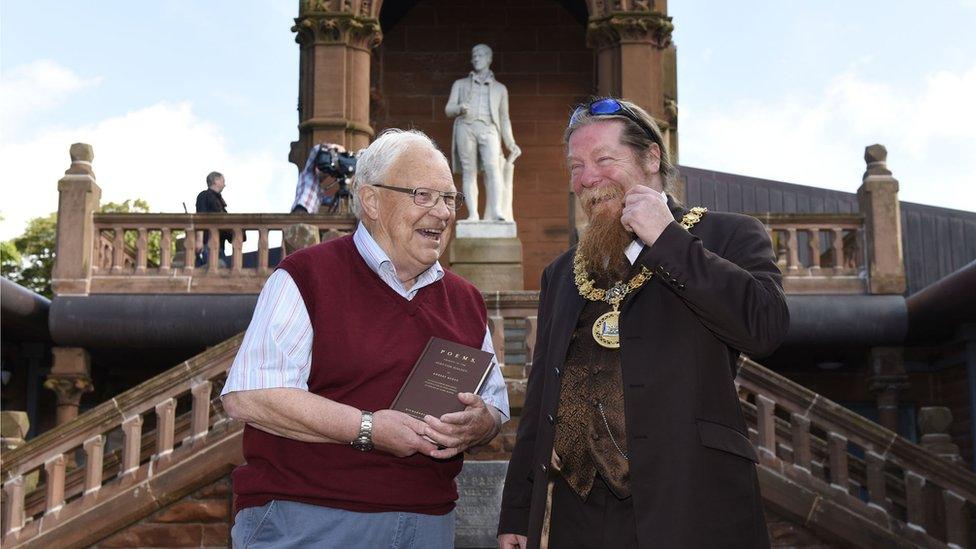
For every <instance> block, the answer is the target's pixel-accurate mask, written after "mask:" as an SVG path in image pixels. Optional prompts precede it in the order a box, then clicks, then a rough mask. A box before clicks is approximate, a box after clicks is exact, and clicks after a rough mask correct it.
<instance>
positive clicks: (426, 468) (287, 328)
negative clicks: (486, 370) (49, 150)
mask: <svg viewBox="0 0 976 549" xmlns="http://www.w3.org/2000/svg"><path fill="white" fill-rule="evenodd" d="M357 172H358V173H357V174H356V177H355V179H354V181H353V189H352V193H353V210H354V213H356V215H357V216H358V217H359V219H360V224H359V226H358V228H357V229H356V232H355V234H354V235H352V236H348V237H343V238H338V239H335V240H332V241H329V242H326V243H323V244H320V245H318V246H314V247H311V248H306V249H304V250H301V251H299V252H296V253H294V254H292V255H290V256H288V257H287V258H286V259H285V260H284V261H282V263H281V264H280V265H279V266H278V269H277V270H276V271H275V273H274V274H272V275H271V277H270V278H269V279H268V282H267V284H266V285H265V287H264V289H263V290H262V292H261V295H260V297H259V298H258V303H257V307H256V309H255V312H254V317H253V319H252V320H251V324H250V326H249V327H248V329H247V333H246V334H245V336H244V342H243V343H242V345H241V349H240V351H239V352H238V355H237V357H236V359H235V360H234V364H233V366H232V367H231V369H230V372H229V373H228V376H227V383H226V385H225V386H224V389H223V392H222V397H223V403H224V408H225V410H226V411H227V413H228V414H229V415H230V416H231V417H234V418H236V419H240V420H242V421H244V422H245V424H246V425H245V427H244V438H243V453H244V458H245V460H246V463H245V464H244V465H242V466H240V467H238V468H237V469H236V470H235V471H234V473H233V484H234V495H235V496H236V497H235V501H236V506H235V507H236V511H237V514H236V517H235V524H234V528H233V531H232V537H233V542H234V546H235V547H298V546H302V547H304V546H308V547H352V548H356V547H360V548H380V547H416V548H420V547H424V548H427V547H453V543H454V520H455V519H454V511H453V509H454V501H455V500H456V499H457V489H456V487H455V484H454V477H455V476H457V474H458V473H459V472H460V470H461V464H462V461H463V452H464V451H465V450H467V449H469V448H472V447H475V446H479V445H483V444H486V443H487V442H489V441H490V440H491V439H492V438H493V437H494V436H495V435H496V434H497V433H498V430H499V428H500V426H501V423H502V422H503V421H505V420H507V419H508V416H509V409H508V396H507V393H506V390H505V384H504V380H503V378H502V375H501V372H500V370H499V368H498V365H497V364H493V365H492V368H491V371H490V374H489V376H488V379H487V382H486V383H485V387H484V389H483V390H482V391H481V394H480V395H477V394H471V393H460V394H458V400H459V401H460V402H461V403H463V404H464V410H463V411H461V412H456V413H450V414H445V415H443V416H441V417H439V418H436V417H432V416H426V417H425V418H424V419H423V420H420V419H415V418H413V417H411V416H409V415H407V414H404V413H401V412H398V411H394V410H390V409H388V408H389V406H390V405H391V404H392V402H393V400H394V398H395V397H396V395H397V392H398V390H399V389H400V387H401V386H402V384H403V382H404V381H405V379H406V377H407V375H408V374H409V373H410V370H411V368H412V367H413V364H414V362H415V361H416V359H417V357H418V356H420V354H421V353H422V351H423V350H424V347H425V345H426V344H427V341H428V339H429V338H430V337H432V336H437V337H440V338H444V339H448V340H451V341H454V342H458V343H462V344H465V345H468V346H471V347H476V348H481V349H483V350H485V351H488V352H493V349H492V344H491V337H490V336H489V332H488V327H487V313H486V311H485V303H484V300H483V298H482V296H481V293H480V292H479V291H478V290H477V289H476V288H475V287H474V286H472V285H471V284H470V283H468V282H466V281H465V280H463V279H461V278H460V277H458V276H456V275H454V274H452V273H449V272H446V271H445V270H444V269H443V268H442V267H441V265H440V263H439V262H438V258H440V256H441V254H442V253H443V252H444V249H445V247H446V246H447V243H448V240H449V236H450V232H451V229H452V227H453V225H454V221H455V215H456V212H457V209H458V208H459V207H460V206H461V204H462V203H463V201H464V196H463V195H462V194H461V193H458V192H456V190H455V188H454V182H453V179H452V176H451V170H450V167H449V166H448V163H447V159H446V158H445V157H444V155H443V154H442V153H441V152H440V151H439V150H438V149H437V147H436V146H435V145H434V144H433V142H431V140H430V139H429V138H428V137H427V136H426V135H424V134H422V133H420V132H416V131H409V132H407V131H400V130H388V131H387V132H384V133H383V134H381V135H380V136H379V137H377V138H376V140H375V141H373V143H372V144H371V145H370V146H369V147H367V148H366V149H365V150H364V151H363V152H362V153H360V156H359V161H358V168H357Z"/></svg>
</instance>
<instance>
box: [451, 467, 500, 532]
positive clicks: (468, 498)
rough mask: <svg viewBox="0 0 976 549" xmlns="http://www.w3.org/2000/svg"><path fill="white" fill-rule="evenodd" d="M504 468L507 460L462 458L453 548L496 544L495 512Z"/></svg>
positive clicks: (498, 502) (496, 514)
mask: <svg viewBox="0 0 976 549" xmlns="http://www.w3.org/2000/svg"><path fill="white" fill-rule="evenodd" d="M507 471H508V462H507V461H472V460H465V461H464V469H462V470H461V474H460V475H458V477H457V484H458V501H457V510H456V512H455V531H454V547H456V548H459V549H482V548H485V549H495V548H497V547H498V540H497V538H496V533H497V531H498V512H499V510H500V509H501V505H502V489H503V488H504V487H505V473H506V472H507Z"/></svg>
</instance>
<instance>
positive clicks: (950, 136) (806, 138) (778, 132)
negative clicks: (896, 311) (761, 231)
mask: <svg viewBox="0 0 976 549" xmlns="http://www.w3.org/2000/svg"><path fill="white" fill-rule="evenodd" d="M973 97H976V65H973V66H971V67H970V68H969V69H967V70H964V71H961V72H957V73H954V72H950V71H946V70H940V71H937V72H933V73H931V74H929V75H927V76H926V77H925V78H923V79H922V81H921V82H920V84H919V85H918V87H916V88H912V89H908V88H897V87H894V86H891V85H889V84H887V83H885V82H880V81H874V80H868V79H865V78H862V77H860V76H859V75H858V74H857V73H856V72H855V71H854V70H853V69H852V70H850V71H847V72H845V73H842V74H840V75H838V76H837V77H835V78H834V79H833V80H832V81H831V82H830V83H829V84H828V85H826V86H825V87H824V89H823V90H820V92H819V93H812V94H809V95H804V96H792V97H787V98H785V99H783V100H780V101H775V102H771V103H759V102H739V103H735V104H728V105H718V106H712V105H709V106H706V107H702V108H698V109H696V108H694V106H687V105H683V106H682V107H683V109H682V119H681V128H680V130H679V131H680V138H681V147H680V149H681V163H682V164H685V165H689V166H695V167H701V168H707V169H714V170H718V171H726V172H732V173H739V174H744V175H750V176H755V177H763V178H769V179H776V180H781V181H787V182H791V183H799V184H804V185H813V186H817V187H827V188H833V189H839V190H845V191H849V192H853V191H856V190H857V187H858V186H859V185H860V181H861V175H862V174H863V173H864V161H863V152H864V147H865V146H867V145H871V144H873V143H881V144H883V145H885V146H886V147H887V148H888V166H889V168H890V169H891V170H892V171H893V172H894V174H895V177H896V178H897V179H898V180H899V182H900V189H901V190H900V193H899V196H900V198H901V199H902V200H905V201H910V202H921V203H925V204H934V205H939V206H945V207H951V208H958V209H966V210H976V154H973V152H974V151H976V102H974V101H973V100H972V98H973Z"/></svg>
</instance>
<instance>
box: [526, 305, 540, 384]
mask: <svg viewBox="0 0 976 549" xmlns="http://www.w3.org/2000/svg"><path fill="white" fill-rule="evenodd" d="M538 333H539V317H537V316H535V315H532V316H529V317H526V318H525V376H526V377H528V376H529V370H530V369H531V368H532V361H533V359H534V357H535V340H536V337H538Z"/></svg>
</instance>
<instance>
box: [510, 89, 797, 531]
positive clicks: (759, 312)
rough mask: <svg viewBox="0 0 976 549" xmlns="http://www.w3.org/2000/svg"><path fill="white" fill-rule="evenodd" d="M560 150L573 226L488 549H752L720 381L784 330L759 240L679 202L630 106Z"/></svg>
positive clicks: (593, 118) (759, 230) (738, 415)
mask: <svg viewBox="0 0 976 549" xmlns="http://www.w3.org/2000/svg"><path fill="white" fill-rule="evenodd" d="M564 138H565V142H566V152H567V155H566V161H567V166H568V168H569V173H570V182H571V184H572V188H573V191H574V192H575V194H576V197H577V200H580V201H581V205H582V207H583V210H584V212H585V213H586V215H587V218H588V221H589V223H588V225H587V227H586V229H585V231H584V232H583V233H582V234H581V235H580V242H579V245H578V246H576V247H575V248H573V249H571V250H569V251H568V252H566V253H564V254H563V255H562V256H560V257H558V258H557V259H556V260H555V261H554V262H553V263H552V264H550V265H549V267H548V268H547V269H546V270H545V272H544V273H543V276H542V284H541V288H542V291H541V294H540V297H539V302H540V304H539V316H538V320H539V326H538V338H537V341H536V348H535V357H534V359H533V361H532V369H531V371H530V373H529V381H528V387H527V392H526V396H525V403H524V406H523V408H522V415H521V418H520V422H519V428H518V438H517V442H516V445H515V448H514V450H513V452H512V459H511V461H510V463H509V467H508V476H507V479H506V481H505V491H504V495H503V501H502V509H501V518H500V524H499V529H498V532H499V547H502V548H505V549H511V548H514V547H519V548H522V549H524V548H526V547H533V548H534V547H553V548H557V549H565V548H577V547H579V548H584V547H585V548H598V547H614V548H637V547H667V548H681V549H687V548H713V547H722V548H728V547H737V548H743V549H745V548H749V549H754V548H756V547H768V546H769V536H768V534H767V530H766V525H765V521H764V518H763V507H762V497H761V495H760V493H759V483H758V479H757V475H756V467H755V463H756V462H757V456H756V452H755V450H754V449H753V446H752V444H751V443H750V442H749V437H748V432H747V431H746V425H745V422H744V420H743V417H742V411H741V410H740V406H739V399H738V397H737V394H736V388H735V384H734V381H733V380H734V379H735V375H736V362H737V359H738V358H739V355H740V354H741V353H745V354H748V355H749V356H752V357H757V356H760V355H765V354H768V353H771V352H772V351H773V350H774V349H775V348H776V347H777V345H778V344H779V342H780V341H781V340H782V338H783V337H784V335H785V334H786V330H787V327H788V325H789V312H788V310H787V307H786V300H785V297H784V295H783V290H782V285H781V276H780V272H779V269H778V268H777V266H776V263H775V257H774V255H773V249H772V246H771V244H770V240H769V237H768V236H767V234H766V231H765V228H764V227H763V225H762V224H761V223H760V222H759V221H757V220H756V219H754V218H751V217H748V216H743V215H738V214H730V213H718V212H709V211H707V210H706V209H705V208H691V209H690V210H688V209H686V208H685V207H684V206H683V205H681V204H680V203H678V202H677V201H676V200H675V199H674V197H673V196H672V195H671V194H670V192H671V190H672V185H673V184H674V181H675V179H676V177H677V170H676V167H675V165H674V163H673V162H672V160H671V158H670V156H669V155H668V149H667V146H666V144H665V142H664V140H663V138H662V136H661V132H660V130H659V129H658V127H657V125H656V124H655V122H654V120H653V119H652V118H651V117H650V116H649V115H648V114H647V113H646V112H645V111H644V110H643V109H641V108H640V107H638V106H637V105H635V104H633V103H630V102H628V101H623V100H617V99H613V98H601V99H595V100H593V101H591V102H589V103H587V104H584V105H581V106H579V108H577V109H576V110H575V112H574V113H573V116H572V117H571V118H570V121H569V125H568V127H567V128H566V132H565V134H564Z"/></svg>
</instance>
